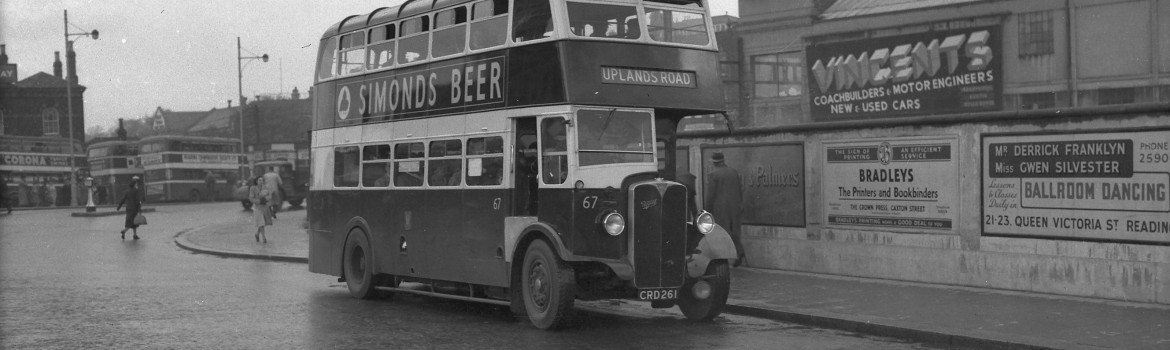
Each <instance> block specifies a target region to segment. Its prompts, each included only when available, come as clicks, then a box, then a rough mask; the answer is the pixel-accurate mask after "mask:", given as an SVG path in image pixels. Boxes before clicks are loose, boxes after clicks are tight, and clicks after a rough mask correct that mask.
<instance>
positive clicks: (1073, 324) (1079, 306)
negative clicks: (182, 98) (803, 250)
mask: <svg viewBox="0 0 1170 350" xmlns="http://www.w3.org/2000/svg"><path fill="white" fill-rule="evenodd" d="M250 218H251V215H243V214H242V215H240V216H239V217H236V218H224V219H222V220H221V222H217V223H209V224H208V225H205V226H202V227H200V228H197V229H194V230H189V231H186V232H184V233H182V234H180V235H178V236H177V237H176V238H175V243H176V244H178V245H179V246H180V247H183V248H185V249H188V250H192V251H196V252H200V253H207V254H213V255H219V256H227V257H236V258H252V259H266V260H275V261H286V262H294V263H307V261H308V233H306V231H305V230H304V228H303V226H302V225H303V223H304V219H305V212H304V210H292V211H289V210H287V209H286V210H285V211H281V212H280V213H279V214H278V218H277V219H276V221H275V222H274V225H273V226H271V227H268V228H267V229H266V230H267V236H268V243H266V244H265V243H257V242H255V240H254V238H253V234H254V233H255V231H256V227H255V226H253V225H252V223H251V221H250ZM727 303H728V305H727V307H726V308H725V309H724V312H727V313H733V314H741V315H748V316H754V317H763V318H769V319H774V320H779V321H785V322H792V323H800V324H805V325H810V326H815V327H824V328H834V329H841V330H846V331H853V332H858V333H865V334H872V335H878V336H887V337H895V338H901V339H906V340H911V341H916V342H922V343H927V344H932V345H938V346H942V347H962V348H981V349H984V348H985V349H1170V305H1162V304H1146V303H1130V302H1121V301H1111V300H1102V299H1090V298H1078V297H1066V296H1056V295H1048V294H1037V293H1026V292H1014V291H1003V290H993V289H982V288H971V287H960V286H945V285H934V284H923V283H912V282H899V281H890V280H878V279H865V278H855V277H844V276H832V275H821V274H809V273H799V272H791V271H780V270H769V269H759V268H742V267H741V268H735V269H733V270H732V290H731V295H730V297H729V298H728V301H727Z"/></svg>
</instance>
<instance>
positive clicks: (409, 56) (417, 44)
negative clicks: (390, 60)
mask: <svg viewBox="0 0 1170 350" xmlns="http://www.w3.org/2000/svg"><path fill="white" fill-rule="evenodd" d="M430 23H431V21H430V17H429V16H422V17H415V18H411V19H408V20H405V21H402V23H401V24H400V26H399V28H398V29H399V30H401V31H402V35H401V37H400V39H398V64H407V63H412V62H418V61H421V60H425V59H427V58H428V57H429V51H430V50H429V48H430V44H431V37H430V35H429V31H430Z"/></svg>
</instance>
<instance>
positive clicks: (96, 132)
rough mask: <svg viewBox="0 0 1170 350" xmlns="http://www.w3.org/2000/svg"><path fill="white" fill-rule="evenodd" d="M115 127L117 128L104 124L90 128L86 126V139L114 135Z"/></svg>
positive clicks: (87, 140)
mask: <svg viewBox="0 0 1170 350" xmlns="http://www.w3.org/2000/svg"><path fill="white" fill-rule="evenodd" d="M114 129H117V127H113V128H111V127H107V126H102V125H93V126H90V127H88V128H85V141H86V142H89V141H90V140H93V139H95V138H99V137H111V136H114Z"/></svg>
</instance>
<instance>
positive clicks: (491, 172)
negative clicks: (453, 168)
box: [466, 136, 504, 186]
mask: <svg viewBox="0 0 1170 350" xmlns="http://www.w3.org/2000/svg"><path fill="white" fill-rule="evenodd" d="M466 168H467V185H468V186H496V185H499V184H501V183H502V182H503V176H504V138H503V137H499V136H493V137H473V138H470V139H467V167H466Z"/></svg>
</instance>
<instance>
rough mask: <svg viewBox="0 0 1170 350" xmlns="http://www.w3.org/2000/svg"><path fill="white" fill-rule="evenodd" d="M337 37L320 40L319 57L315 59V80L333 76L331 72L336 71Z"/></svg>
mask: <svg viewBox="0 0 1170 350" xmlns="http://www.w3.org/2000/svg"><path fill="white" fill-rule="evenodd" d="M337 53H338V52H337V38H326V39H322V40H321V57H318V59H317V80H324V79H329V78H332V77H333V72H337V71H338V69H340V68H337V63H338V61H337Z"/></svg>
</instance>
